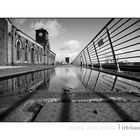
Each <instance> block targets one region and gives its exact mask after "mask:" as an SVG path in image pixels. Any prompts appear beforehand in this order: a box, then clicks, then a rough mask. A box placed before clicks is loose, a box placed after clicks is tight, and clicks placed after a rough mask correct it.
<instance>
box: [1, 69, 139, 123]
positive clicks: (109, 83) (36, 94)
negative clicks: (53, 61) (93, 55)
mask: <svg viewBox="0 0 140 140" xmlns="http://www.w3.org/2000/svg"><path fill="white" fill-rule="evenodd" d="M0 93H1V94H0V120H1V121H39V122H40V121H43V122H50V121H51V122H73V121H75V122H79V121H80V122H118V121H119V122H124V121H125V122H133V121H140V108H139V106H140V94H139V93H140V84H139V82H137V81H133V80H130V79H125V78H121V77H119V76H116V75H110V74H106V73H103V72H98V71H94V70H89V69H86V68H77V67H72V66H63V67H57V68H55V69H49V70H45V71H38V72H34V73H31V74H26V75H21V76H17V77H13V78H11V79H5V80H2V81H0Z"/></svg>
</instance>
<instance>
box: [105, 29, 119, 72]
mask: <svg viewBox="0 0 140 140" xmlns="http://www.w3.org/2000/svg"><path fill="white" fill-rule="evenodd" d="M106 32H107V36H108V40H109V43H110V47H111V50H112V54H113V59H114V62H115V65H116V68H117V70H118V71H120V67H119V64H118V62H117V59H116V55H115V51H114V48H113V44H112V41H111V38H110V34H109V30H108V28H106Z"/></svg>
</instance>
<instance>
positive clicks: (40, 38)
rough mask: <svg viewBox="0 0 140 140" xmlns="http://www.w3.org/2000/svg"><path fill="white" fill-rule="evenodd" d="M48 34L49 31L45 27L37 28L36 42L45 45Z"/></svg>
mask: <svg viewBox="0 0 140 140" xmlns="http://www.w3.org/2000/svg"><path fill="white" fill-rule="evenodd" d="M48 34H49V33H48V31H47V30H45V29H43V28H41V29H38V30H36V42H38V43H39V44H41V45H42V46H44V47H45V45H46V43H47V41H48Z"/></svg>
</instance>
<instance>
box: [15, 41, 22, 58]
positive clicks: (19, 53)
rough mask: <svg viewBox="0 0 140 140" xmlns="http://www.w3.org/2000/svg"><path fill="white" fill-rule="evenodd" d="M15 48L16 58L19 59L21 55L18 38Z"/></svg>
mask: <svg viewBox="0 0 140 140" xmlns="http://www.w3.org/2000/svg"><path fill="white" fill-rule="evenodd" d="M16 50H17V60H20V57H21V41H20V40H18V41H17V43H16Z"/></svg>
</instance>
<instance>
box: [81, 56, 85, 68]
mask: <svg viewBox="0 0 140 140" xmlns="http://www.w3.org/2000/svg"><path fill="white" fill-rule="evenodd" d="M81 58H82V67H83V65H84V59H83V56H82V54H81Z"/></svg>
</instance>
